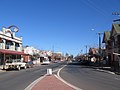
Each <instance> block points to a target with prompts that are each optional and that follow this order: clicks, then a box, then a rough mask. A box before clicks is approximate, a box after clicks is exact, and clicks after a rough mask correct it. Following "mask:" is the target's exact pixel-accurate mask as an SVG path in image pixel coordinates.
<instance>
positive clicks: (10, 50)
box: [0, 26, 24, 65]
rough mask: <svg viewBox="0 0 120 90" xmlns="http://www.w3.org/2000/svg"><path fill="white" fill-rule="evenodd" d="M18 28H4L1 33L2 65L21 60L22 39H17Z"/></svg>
mask: <svg viewBox="0 0 120 90" xmlns="http://www.w3.org/2000/svg"><path fill="white" fill-rule="evenodd" d="M16 29H17V27H14V26H13V27H12V26H11V27H8V28H6V27H3V28H2V30H1V31H0V65H4V64H5V62H6V60H11V59H21V55H24V53H23V52H22V37H16V36H15V33H16V32H17V30H18V29H17V30H16Z"/></svg>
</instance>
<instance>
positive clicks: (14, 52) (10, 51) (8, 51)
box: [0, 49, 27, 55]
mask: <svg viewBox="0 0 120 90" xmlns="http://www.w3.org/2000/svg"><path fill="white" fill-rule="evenodd" d="M0 53H3V54H12V55H27V54H25V53H24V52H19V51H12V50H5V49H4V50H3V49H0Z"/></svg>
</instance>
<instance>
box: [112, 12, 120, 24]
mask: <svg viewBox="0 0 120 90" xmlns="http://www.w3.org/2000/svg"><path fill="white" fill-rule="evenodd" d="M112 15H117V16H119V15H120V12H113V13H112ZM117 21H119V22H120V19H115V20H113V22H117Z"/></svg>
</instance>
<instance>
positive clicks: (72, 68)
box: [0, 62, 120, 90]
mask: <svg viewBox="0 0 120 90" xmlns="http://www.w3.org/2000/svg"><path fill="white" fill-rule="evenodd" d="M64 65H66V63H65V62H62V63H51V64H50V65H39V66H35V67H34V68H28V69H26V70H25V69H22V70H20V71H17V70H12V71H7V72H1V73H0V90H24V89H25V88H26V87H27V86H28V85H30V84H31V83H32V82H33V81H35V80H36V79H38V78H40V77H41V76H43V75H45V74H46V70H47V69H48V68H52V70H53V74H57V71H58V70H59V69H60V68H62V67H63V66H64ZM60 77H61V78H62V79H64V80H65V81H67V82H68V83H70V84H72V85H74V86H76V87H78V88H80V89H82V90H119V88H120V76H119V75H116V74H110V73H106V72H101V71H98V70H96V69H93V68H90V67H89V66H82V65H80V64H79V63H78V62H72V63H68V64H67V66H65V67H64V68H63V69H62V70H61V71H60Z"/></svg>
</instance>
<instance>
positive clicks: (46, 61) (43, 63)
mask: <svg viewBox="0 0 120 90" xmlns="http://www.w3.org/2000/svg"><path fill="white" fill-rule="evenodd" d="M48 64H50V61H49V60H43V62H42V65H48Z"/></svg>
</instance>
